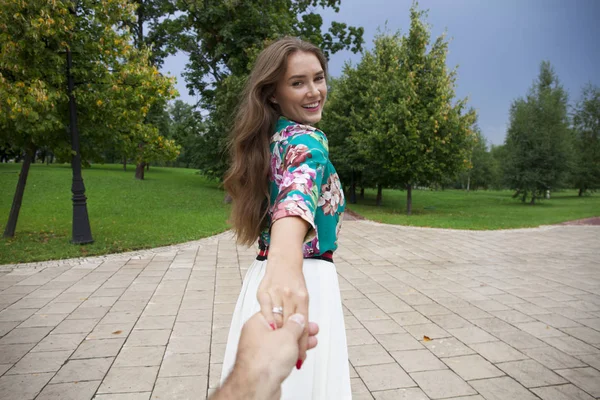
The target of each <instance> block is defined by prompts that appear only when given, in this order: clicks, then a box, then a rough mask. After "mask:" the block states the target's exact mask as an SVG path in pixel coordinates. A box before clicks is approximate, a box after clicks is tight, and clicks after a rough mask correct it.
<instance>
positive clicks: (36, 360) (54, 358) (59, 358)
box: [6, 351, 71, 375]
mask: <svg viewBox="0 0 600 400" xmlns="http://www.w3.org/2000/svg"><path fill="white" fill-rule="evenodd" d="M70 355H71V352H70V351H48V352H43V353H28V354H26V355H25V356H24V357H23V358H21V360H20V361H19V362H17V363H16V364H15V365H14V367H12V368H11V369H10V370H8V372H6V375H16V374H38V373H42V372H56V371H58V370H59V369H60V367H61V366H62V365H63V364H64V363H65V361H66V360H67V358H69V356H70Z"/></svg>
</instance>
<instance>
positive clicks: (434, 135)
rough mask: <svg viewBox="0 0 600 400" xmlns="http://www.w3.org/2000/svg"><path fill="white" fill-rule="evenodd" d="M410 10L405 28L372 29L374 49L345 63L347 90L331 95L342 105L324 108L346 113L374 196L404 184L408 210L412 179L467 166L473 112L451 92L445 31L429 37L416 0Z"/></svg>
mask: <svg viewBox="0 0 600 400" xmlns="http://www.w3.org/2000/svg"><path fill="white" fill-rule="evenodd" d="M410 14H411V27H410V31H409V33H408V35H407V36H404V37H401V36H400V35H399V34H395V35H385V34H380V35H378V36H377V37H376V38H375V43H374V49H373V51H366V52H364V54H363V58H362V59H361V61H360V62H359V63H358V65H357V66H356V68H351V67H349V66H347V67H346V69H345V70H344V74H343V77H342V78H341V80H342V81H343V82H345V81H348V82H349V83H345V84H346V85H348V87H350V88H351V90H348V91H347V93H346V94H345V96H348V97H347V99H346V100H345V101H339V100H336V101H338V104H345V105H342V106H339V108H341V110H336V109H335V107H334V108H333V110H332V109H330V113H331V112H332V111H335V112H333V114H336V115H337V117H336V118H339V119H347V120H348V124H347V126H348V129H349V130H350V132H351V133H350V136H351V138H352V140H354V141H355V144H356V148H357V151H358V153H359V154H360V155H361V156H362V160H363V161H364V162H365V164H364V170H367V171H369V173H370V174H372V175H371V176H372V179H374V180H375V181H376V182H375V183H376V184H377V187H378V196H377V203H378V204H380V203H381V192H382V187H383V186H393V187H399V186H400V187H405V188H406V189H407V214H410V213H411V209H412V196H411V193H412V187H413V185H430V184H433V183H436V182H441V181H442V180H443V179H444V178H446V177H454V176H455V175H456V174H457V173H458V172H459V171H461V170H462V169H464V168H465V167H466V166H468V153H469V150H470V143H471V140H472V139H471V137H472V135H473V134H472V131H471V129H470V127H471V125H472V124H473V122H474V118H475V113H474V112H473V111H467V112H465V111H464V109H465V107H466V100H456V99H455V94H454V85H455V80H456V71H448V70H447V67H446V53H447V47H448V44H447V42H446V41H445V39H444V36H440V37H439V38H437V40H435V41H434V42H433V43H430V34H429V30H428V27H427V26H426V25H425V24H424V22H423V21H422V19H423V16H424V15H425V14H426V13H425V12H424V11H419V10H418V9H417V5H416V4H415V5H413V6H412V8H411V10H410ZM340 94H341V93H340ZM334 97H335V96H334ZM344 108H345V110H344ZM326 118H330V115H329V114H327V116H326ZM334 119H335V118H334ZM338 123H339V122H338ZM340 126H341V125H340Z"/></svg>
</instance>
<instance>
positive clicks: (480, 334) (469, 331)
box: [448, 326, 498, 344]
mask: <svg viewBox="0 0 600 400" xmlns="http://www.w3.org/2000/svg"><path fill="white" fill-rule="evenodd" d="M448 332H450V333H451V334H452V335H453V336H454V337H456V338H457V339H458V340H460V341H461V342H463V343H465V344H474V343H485V342H494V341H496V340H498V339H497V338H495V337H494V336H492V335H490V334H489V333H487V332H486V331H484V330H483V329H480V328H478V327H476V326H469V327H465V328H453V329H448Z"/></svg>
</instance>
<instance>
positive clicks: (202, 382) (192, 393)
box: [151, 376, 207, 400]
mask: <svg viewBox="0 0 600 400" xmlns="http://www.w3.org/2000/svg"><path fill="white" fill-rule="evenodd" d="M206 387H207V377H202V376H178V377H172V378H158V379H157V380H156V386H155V387H154V391H153V392H152V396H151V399H153V400H154V399H156V400H164V399H169V400H188V399H191V398H193V399H197V400H204V399H206Z"/></svg>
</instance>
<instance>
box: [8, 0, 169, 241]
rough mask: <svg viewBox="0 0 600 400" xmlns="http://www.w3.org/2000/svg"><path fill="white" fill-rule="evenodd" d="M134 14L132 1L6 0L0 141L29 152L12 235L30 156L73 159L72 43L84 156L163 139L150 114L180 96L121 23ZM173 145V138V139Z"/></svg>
mask: <svg viewBox="0 0 600 400" xmlns="http://www.w3.org/2000/svg"><path fill="white" fill-rule="evenodd" d="M134 19H135V14H134V8H133V6H132V5H131V4H130V3H128V2H127V1H126V0H102V1H93V0H79V1H78V2H76V3H74V2H73V1H71V0H56V1H53V2H47V1H42V0H31V1H28V2H22V1H17V0H9V1H4V2H2V3H0V49H2V51H1V52H0V134H1V135H2V137H0V142H7V143H11V144H12V145H13V147H15V148H17V149H22V150H24V152H25V160H24V163H23V167H22V170H21V175H20V179H19V183H18V185H17V190H16V192H15V197H14V200H13V207H12V209H11V213H10V216H9V223H8V224H7V227H6V228H7V229H6V231H5V236H13V235H14V228H15V226H16V220H17V217H18V212H19V209H20V205H21V201H22V196H23V192H24V190H25V183H26V179H27V174H28V170H29V164H30V162H31V159H32V157H33V155H34V153H35V151H36V149H37V148H39V147H47V148H48V149H50V150H51V151H52V152H53V153H54V154H56V155H57V157H59V158H60V157H62V159H70V158H71V157H70V155H71V147H70V143H69V136H68V135H67V134H66V132H67V125H68V113H67V107H68V96H67V87H66V74H65V72H66V70H65V66H66V60H65V53H66V49H67V48H68V49H70V51H71V53H72V54H73V59H74V60H73V69H72V74H73V76H74V79H75V82H76V84H77V85H76V87H75V91H74V96H75V98H76V99H77V106H78V117H79V130H80V133H81V137H80V142H81V155H82V159H84V160H86V159H94V158H101V155H102V153H103V152H104V150H105V149H107V148H109V146H111V145H113V144H114V143H119V142H126V141H137V140H136V139H135V138H144V139H146V138H148V139H150V138H157V137H158V135H157V132H156V130H153V129H152V128H150V127H148V126H145V124H143V120H144V118H145V116H146V114H147V113H148V110H149V108H150V107H151V106H152V104H154V103H155V102H156V101H158V100H160V99H163V100H166V99H170V98H172V97H173V96H174V95H175V93H176V92H175V90H174V89H173V87H172V85H173V80H172V79H171V78H167V77H164V76H162V75H160V74H159V72H158V70H157V69H156V67H153V66H152V65H150V63H149V52H148V51H146V50H138V49H135V48H134V47H133V46H132V45H131V34H130V33H129V32H128V30H127V29H120V27H122V23H123V21H133V20H134ZM166 146H167V147H169V146H170V147H173V146H174V143H172V142H168V143H167V144H166Z"/></svg>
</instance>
